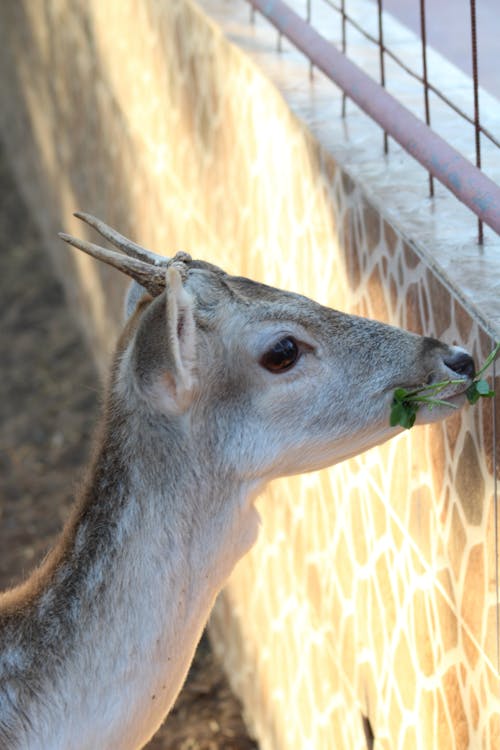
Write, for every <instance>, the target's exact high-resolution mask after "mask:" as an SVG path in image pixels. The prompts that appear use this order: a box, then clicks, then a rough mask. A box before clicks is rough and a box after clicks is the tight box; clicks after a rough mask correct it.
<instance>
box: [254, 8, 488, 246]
mask: <svg viewBox="0 0 500 750" xmlns="http://www.w3.org/2000/svg"><path fill="white" fill-rule="evenodd" d="M248 1H249V2H250V4H251V5H252V6H253V7H254V8H255V9H256V10H258V11H259V12H260V13H261V14H262V15H263V16H265V18H267V19H268V21H270V23H272V24H273V26H275V27H276V28H277V29H279V31H281V33H282V34H283V35H284V36H285V37H287V38H288V39H289V40H290V41H291V42H292V43H293V44H294V45H295V46H296V47H297V48H298V49H299V50H300V51H301V52H303V53H304V54H305V55H306V57H308V58H309V60H310V61H311V62H312V63H313V64H314V65H315V67H317V68H319V70H321V71H322V72H323V73H324V74H325V75H326V76H327V77H328V78H329V79H330V80H331V81H333V82H334V83H336V84H337V85H338V86H339V87H340V88H341V89H342V90H343V91H344V92H345V93H346V94H347V96H349V98H350V99H352V100H353V101H354V102H355V103H356V104H357V105H358V106H359V107H360V108H361V109H362V110H363V111H364V112H366V114H367V115H369V116H370V117H371V118H372V119H373V120H375V122H377V123H378V124H379V125H380V126H381V127H382V128H383V130H385V131H386V132H387V133H389V135H390V136H391V137H392V138H394V140H395V141H397V142H398V143H399V144H400V145H401V146H402V147H403V148H404V149H405V150H406V151H408V153H410V154H411V155H412V156H413V157H414V158H415V159H416V160H417V161H418V162H420V164H422V166H424V167H425V168H426V169H427V170H428V171H429V172H430V173H431V174H432V175H434V177H436V179H438V180H439V181H440V182H441V183H442V184H443V185H445V186H446V187H447V188H448V189H449V190H450V191H451V192H452V193H453V194H454V195H455V196H456V197H457V198H458V199H459V200H460V201H462V203H465V205H466V206H468V207H469V208H470V209H471V211H473V212H474V213H475V214H476V216H478V218H479V219H481V220H482V221H484V222H485V224H488V226H489V227H491V228H492V229H493V230H494V231H495V232H496V233H497V234H499V235H500V187H499V186H498V185H497V184H496V183H495V182H493V180H491V179H490V178H489V177H487V176H486V175H485V174H483V172H481V170H479V169H478V168H477V167H475V166H474V165H473V164H472V163H471V162H470V161H468V160H467V159H466V158H465V157H464V156H462V154H461V153H460V152H459V151H457V150H456V149H454V148H453V147H452V146H450V144H449V143H447V141H445V140H444V138H441V136H439V135H438V134H437V133H435V132H434V131H433V130H431V128H430V127H428V126H427V125H426V124H425V123H424V122H422V120H419V118H418V117H416V116H415V115H414V114H413V113H412V112H410V111H409V110H408V109H406V107H404V106H403V105H402V104H400V102H398V101H397V99H395V98H394V97H393V96H392V95H391V94H389V93H388V92H387V91H386V90H385V89H383V88H382V86H380V85H379V84H378V83H376V81H374V80H373V79H372V78H370V76H368V75H367V74H366V73H364V72H363V71H362V70H361V69H360V68H358V67H357V65H355V64H354V63H353V62H351V61H350V60H348V59H347V57H345V55H343V54H342V53H341V52H339V50H338V49H337V48H336V47H335V46H334V45H333V44H331V43H330V42H328V41H327V40H326V39H325V38H324V37H322V36H321V35H320V34H319V33H318V32H317V31H316V30H315V29H314V28H313V27H312V26H310V25H309V24H308V23H307V22H306V21H304V20H303V19H302V18H301V17H300V16H299V15H297V13H295V11H293V10H292V9H291V8H290V7H289V6H288V5H287V3H285V2H282V0H248Z"/></svg>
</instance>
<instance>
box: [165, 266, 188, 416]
mask: <svg viewBox="0 0 500 750" xmlns="http://www.w3.org/2000/svg"><path fill="white" fill-rule="evenodd" d="M166 291H167V295H166V307H167V309H166V311H165V312H166V324H167V338H168V348H169V358H168V359H169V364H170V367H169V368H168V371H167V372H166V373H165V375H164V377H163V387H164V388H165V394H164V396H165V399H166V401H167V402H170V403H171V406H172V407H174V405H175V407H174V408H175V411H178V412H182V411H185V409H187V407H188V406H189V404H190V403H191V399H192V395H193V391H194V385H195V363H196V324H195V320H194V314H193V307H194V305H193V298H192V297H191V295H190V294H189V293H188V292H187V291H186V290H185V288H184V287H183V285H182V279H181V275H180V273H179V271H178V270H177V269H176V268H175V267H173V266H170V267H169V268H167V278H166Z"/></svg>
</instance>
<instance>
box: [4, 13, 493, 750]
mask: <svg viewBox="0 0 500 750" xmlns="http://www.w3.org/2000/svg"><path fill="white" fill-rule="evenodd" d="M228 12H229V5H228ZM0 71H1V73H0V96H1V99H2V102H3V103H4V104H3V106H2V107H1V108H0V137H2V139H3V140H4V141H5V142H6V144H7V147H8V150H9V153H10V155H11V157H12V160H13V165H14V167H15V170H16V173H17V176H18V179H19V181H20V184H21V186H22V189H23V191H24V194H25V197H26V200H27V204H28V206H29V210H30V211H32V212H33V213H34V215H35V216H36V219H37V221H38V223H39V225H40V227H41V228H42V231H43V233H44V237H45V239H46V242H47V244H48V246H49V247H50V248H51V251H52V254H53V256H54V257H55V258H56V259H57V262H58V263H59V264H60V265H61V269H62V270H61V272H62V273H63V274H64V276H65V279H66V284H67V287H68V292H69V294H70V295H72V296H73V297H74V298H75V304H76V306H77V309H78V310H79V314H80V319H81V320H82V322H83V323H84V326H85V330H86V332H87V334H88V336H89V339H90V341H91V342H92V345H93V349H94V352H95V354H96V357H97V359H98V361H99V362H100V363H102V365H103V367H104V364H105V362H106V360H107V356H108V353H109V350H110V344H111V343H112V341H113V338H114V336H115V333H116V331H117V329H118V327H119V317H120V308H121V295H122V292H123V282H122V280H121V279H119V278H118V277H117V276H116V275H115V274H114V273H113V272H112V271H111V270H108V269H106V268H100V267H97V266H96V264H95V263H94V262H93V261H91V260H89V259H87V258H86V257H84V256H81V255H80V256H78V255H76V254H75V255H71V254H70V253H69V251H68V250H67V249H65V248H64V247H59V246H58V241H57V240H56V239H54V238H55V233H56V231H57V230H58V229H61V228H62V229H65V230H70V231H73V232H75V231H78V232H80V233H81V232H82V228H81V227H80V226H78V225H77V223H76V220H72V219H71V217H70V214H71V211H72V210H73V209H83V210H87V211H90V212H93V213H95V214H97V215H99V216H101V217H102V218H103V219H105V220H106V221H107V222H108V223H110V224H113V225H115V226H116V227H117V228H118V229H120V230H121V231H122V232H123V233H125V234H129V235H131V236H133V237H134V238H136V239H137V240H138V241H140V242H141V243H142V244H144V245H146V246H148V245H149V246H151V247H152V248H153V249H155V250H157V251H159V252H161V251H163V252H165V254H167V255H169V254H171V253H172V252H173V251H174V250H177V249H188V250H190V251H191V252H192V253H193V255H195V256H198V257H200V258H204V259H207V260H211V261H213V262H215V263H217V264H219V265H221V266H223V267H225V268H226V269H227V270H229V271H231V272H234V273H242V274H245V275H248V276H251V277H254V278H256V279H258V280H260V281H264V282H267V283H269V284H273V285H276V286H281V287H285V288H290V289H293V290H295V291H300V292H303V293H305V294H307V295H309V296H312V297H314V298H315V299H317V300H319V301H320V302H323V303H326V304H330V305H332V306H335V307H338V308H340V309H344V310H347V311H350V312H356V313H361V314H366V315H369V316H373V317H376V318H379V319H381V320H386V321H390V322H392V323H396V324H399V325H403V326H406V327H408V328H410V329H412V330H415V331H418V332H424V333H426V334H429V335H435V336H439V337H442V338H444V339H445V340H447V341H449V342H460V343H461V344H463V345H464V346H466V347H467V348H468V349H469V350H471V351H473V352H474V354H475V355H476V357H477V359H478V360H481V359H482V358H483V357H484V356H485V355H486V354H487V352H488V351H489V350H490V348H491V345H492V342H491V340H490V339H489V337H488V336H487V335H486V334H485V332H484V331H483V330H482V329H481V327H480V326H479V324H478V323H477V322H476V321H475V320H474V319H473V318H472V317H471V316H470V315H469V314H468V313H467V311H466V310H465V309H464V308H463V306H462V305H461V303H460V301H459V296H454V295H453V294H452V293H451V292H450V291H449V290H448V289H447V288H445V287H444V286H443V285H442V284H441V282H439V281H438V280H437V279H436V277H435V276H434V275H433V273H432V271H431V270H429V269H428V268H426V267H425V266H423V265H422V264H421V262H420V261H419V258H418V256H417V255H416V254H415V252H414V251H413V249H412V248H411V247H410V246H409V245H408V244H406V243H405V242H404V241H403V239H402V238H401V237H400V236H399V235H398V234H397V232H396V231H395V230H394V228H393V227H391V226H390V225H388V223H387V222H386V221H385V220H384V219H383V217H381V216H380V215H379V214H378V213H377V212H376V211H375V210H374V209H373V207H372V206H371V205H370V203H369V202H368V200H367V199H366V198H365V197H364V195H363V192H362V190H361V189H360V188H359V186H357V185H355V184H354V183H353V182H352V181H351V180H350V179H349V177H348V176H347V175H346V174H345V173H344V172H343V171H342V170H341V169H340V168H339V167H338V165H337V164H336V162H335V159H334V155H333V156H332V155H331V154H328V153H326V151H325V150H324V149H323V148H322V147H321V146H320V145H319V144H318V143H317V142H315V141H314V139H313V138H312V136H311V135H310V134H309V133H308V131H307V129H306V128H304V127H303V126H302V125H301V123H300V122H299V121H297V119H296V118H295V117H294V116H292V114H291V113H290V111H289V110H288V108H287V106H286V105H285V103H284V101H283V99H282V98H281V96H280V95H279V93H278V92H277V91H276V90H275V88H274V87H273V86H272V85H271V84H270V83H269V82H268V81H267V80H266V78H265V77H264V76H263V75H262V74H261V73H260V72H259V71H258V69H257V68H256V67H255V66H254V65H253V64H252V63H251V62H250V61H249V59H248V58H247V57H246V56H245V55H244V54H242V53H241V52H240V51H239V50H238V49H236V48H235V47H233V46H231V45H230V44H229V43H228V42H227V41H226V40H225V38H224V37H223V35H222V34H221V32H220V31H219V30H218V29H217V27H216V26H215V25H214V24H213V23H212V22H210V21H209V20H208V19H207V18H206V17H205V16H204V15H203V13H202V12H201V11H200V9H199V8H198V7H197V6H196V5H195V4H194V3H193V2H189V0H169V2H164V1H160V0H115V1H112V0H108V1H107V2H100V1H99V0H39V2H36V3H34V2H31V0H17V2H14V0H9V1H8V2H6V3H3V4H2V5H1V7H0ZM13 241H15V238H13ZM499 427H500V425H498V424H497V432H498V428H499ZM494 435H495V425H494V404H493V403H492V402H489V403H486V404H481V405H480V406H479V407H476V408H475V409H466V410H464V411H463V413H461V414H457V415H454V416H452V417H451V418H450V419H449V420H448V421H447V422H446V423H442V424H438V425H434V426H429V427H419V428H417V429H414V430H412V431H411V433H409V434H405V435H402V436H401V437H398V438H397V439H395V440H393V441H392V442H390V443H389V444H387V445H386V446H384V447H382V448H380V449H374V450H372V451H370V452H368V453H366V454H365V455H363V456H361V457H358V458H356V459H353V460H351V461H349V462H346V463H344V464H342V465H340V466H338V467H335V468H333V469H332V470H330V471H327V472H322V473H318V474H311V475H307V476H304V477H298V478H295V479H292V480H287V481H280V482H276V483H274V484H273V485H272V486H271V487H270V488H269V490H268V492H267V493H266V495H265V496H263V497H262V498H261V499H260V500H259V510H260V512H261V514H262V517H263V524H262V530H261V535H260V540H259V542H258V544H257V546H256V548H255V549H254V551H252V553H251V554H250V555H249V556H248V557H247V558H246V559H245V560H244V561H242V562H241V563H240V564H239V565H238V567H237V570H236V571H235V573H234V575H233V577H232V578H231V581H230V582H229V584H228V586H227V588H226V590H225V591H224V593H223V594H222V595H221V597H220V599H219V601H218V603H217V606H216V610H215V613H214V616H213V618H212V623H211V636H212V640H213V642H214V644H215V647H216V650H217V652H218V654H219V655H220V657H221V659H223V661H224V663H225V665H226V668H227V670H228V673H229V675H230V677H231V680H232V683H233V686H234V687H235V689H236V690H237V692H238V693H239V695H240V696H241V697H242V699H243V701H244V704H245V709H246V713H247V717H248V720H249V722H250V725H251V727H253V729H254V731H255V733H256V734H257V736H258V738H259V740H260V743H261V747H262V749H263V750H298V749H299V748H300V750H306V749H310V750H331V748H338V749H339V750H340V749H341V748H342V749H344V748H345V750H358V749H359V750H361V749H362V748H365V747H366V746H367V740H366V737H365V731H364V726H365V727H366V726H367V722H369V724H370V727H371V731H372V732H373V735H374V736H375V738H376V745H375V746H376V747H377V748H379V749H381V748H391V750H394V749H396V748H397V749H398V750H415V749H417V750H428V749H429V748H439V750H447V749H448V748H450V749H453V750H466V749H467V748H472V749H473V750H475V749H476V748H484V749H485V750H493V748H495V747H499V746H500V697H499V693H500V685H499V673H498V608H497V607H498V580H497V567H498V557H497V554H498V553H497V549H498V536H497V527H498V520H499V519H498V508H497V506H496V494H495V479H494V476H493V473H494V467H495V466H496V463H495V446H494V444H493V440H494ZM362 717H365V720H364V722H363V718H362Z"/></svg>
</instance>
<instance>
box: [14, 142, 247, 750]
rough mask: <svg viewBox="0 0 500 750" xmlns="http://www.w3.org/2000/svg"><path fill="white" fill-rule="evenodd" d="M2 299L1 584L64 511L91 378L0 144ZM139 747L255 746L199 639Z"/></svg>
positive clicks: (92, 408) (48, 537)
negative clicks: (175, 695)
mask: <svg viewBox="0 0 500 750" xmlns="http://www.w3.org/2000/svg"><path fill="white" fill-rule="evenodd" d="M55 241H56V240H55ZM0 299H1V309H0V320H1V326H0V351H1V355H0V356H1V360H0V361H1V365H2V366H1V377H0V588H6V587H7V586H11V585H13V584H15V583H16V582H18V581H20V580H21V579H22V578H23V577H24V576H25V575H26V574H28V573H29V571H30V570H31V569H32V568H33V567H34V566H35V565H36V564H37V562H39V561H40V559H41V558H42V557H43V556H44V554H45V553H46V552H47V549H48V548H49V546H50V545H51V543H52V542H53V540H54V538H55V536H56V535H57V534H58V533H59V531H60V529H61V526H62V524H63V522H64V519H65V518H66V515H67V513H68V509H69V507H70V504H71V502H72V496H73V491H74V488H75V486H76V485H77V483H78V479H79V476H80V475H81V470H82V466H83V464H84V463H85V461H86V460H87V456H88V454H89V442H90V439H91V436H92V431H93V427H94V425H95V422H96V418H97V414H98V405H99V383H98V380H97V376H96V373H95V371H94V368H93V365H92V362H91V359H90V357H89V354H88V352H87V351H86V350H85V348H84V345H83V342H82V338H81V336H80V333H79V331H78V329H77V326H76V325H75V322H74V321H73V319H72V317H71V315H70V314H69V313H68V309H67V307H66V303H65V299H64V296H63V292H62V289H61V286H60V285H59V283H58V282H57V280H56V278H55V276H54V274H53V272H52V268H51V266H50V264H49V262H48V257H47V255H46V253H45V251H44V250H43V248H42V247H41V245H40V241H39V238H38V235H37V231H36V227H34V226H33V223H32V222H30V220H29V212H28V211H27V210H26V207H25V205H24V203H23V201H22V199H21V198H20V196H19V194H18V192H17V191H16V187H15V184H14V182H13V179H12V176H11V174H10V172H9V170H8V167H7V165H6V163H5V159H4V155H3V153H2V152H1V150H0ZM147 747H148V749H149V750H167V749H168V750H252V749H255V748H257V745H256V744H255V743H254V742H253V741H252V740H251V739H250V738H249V737H248V734H247V732H246V729H245V726H244V724H243V721H242V718H241V707H240V705H239V703H238V701H237V700H236V698H235V697H234V696H233V695H232V693H231V691H230V689H229V686H228V683H227V680H226V678H225V676H224V674H223V672H222V670H221V669H220V667H219V666H218V664H217V663H216V662H215V660H214V657H213V655H212V652H211V650H210V646H209V644H208V640H207V639H206V637H204V638H203V639H202V642H201V644H200V647H199V648H198V652H197V655H196V658H195V661H194V663H193V666H192V669H191V671H190V674H189V677H188V680H187V682H186V685H185V686H184V689H183V691H182V693H181V695H180V696H179V699H178V701H177V704H176V706H175V708H174V709H173V711H172V712H171V714H170V716H169V718H168V721H167V722H166V724H165V725H164V726H163V727H162V728H161V730H160V731H159V732H158V734H157V735H156V737H155V738H154V739H153V740H152V741H151V742H150V743H149V744H148V746H147ZM96 750H98V748H96ZM117 750H119V748H117Z"/></svg>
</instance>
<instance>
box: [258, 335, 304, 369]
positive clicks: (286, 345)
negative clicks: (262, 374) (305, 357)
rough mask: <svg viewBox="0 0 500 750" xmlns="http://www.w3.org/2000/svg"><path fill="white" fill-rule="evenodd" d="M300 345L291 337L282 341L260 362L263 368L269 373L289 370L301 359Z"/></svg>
mask: <svg viewBox="0 0 500 750" xmlns="http://www.w3.org/2000/svg"><path fill="white" fill-rule="evenodd" d="M299 355H300V351H299V345H298V344H297V342H296V341H295V339H293V338H291V336H287V338H284V339H281V340H280V341H278V342H277V343H276V344H274V346H273V347H272V348H271V349H269V350H268V351H267V352H266V353H265V354H264V355H263V356H262V357H261V360H260V364H261V365H262V367H265V369H266V370H269V372H284V371H285V370H289V369H290V368H291V367H293V365H294V364H295V363H296V362H297V360H298V359H299Z"/></svg>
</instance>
